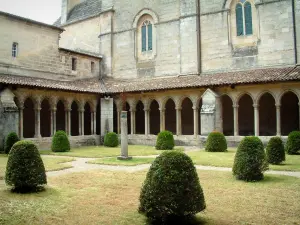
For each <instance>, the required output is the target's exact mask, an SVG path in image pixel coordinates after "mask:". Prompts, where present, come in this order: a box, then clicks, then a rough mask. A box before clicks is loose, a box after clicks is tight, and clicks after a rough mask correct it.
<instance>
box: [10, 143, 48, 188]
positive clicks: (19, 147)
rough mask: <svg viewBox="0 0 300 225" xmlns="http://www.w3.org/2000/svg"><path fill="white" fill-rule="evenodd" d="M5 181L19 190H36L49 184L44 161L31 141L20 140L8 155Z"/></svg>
mask: <svg viewBox="0 0 300 225" xmlns="http://www.w3.org/2000/svg"><path fill="white" fill-rule="evenodd" d="M5 182H6V184H7V185H10V186H12V187H13V190H15V191H18V192H30V191H36V190H37V188H38V187H40V186H41V185H44V184H47V178H46V172H45V167H44V163H43V161H42V158H41V156H40V153H39V151H38V149H37V147H36V146H35V144H34V143H32V142H31V141H19V142H17V143H16V144H14V145H13V147H12V148H11V150H10V153H9V155H8V161H7V165H6V173H5Z"/></svg>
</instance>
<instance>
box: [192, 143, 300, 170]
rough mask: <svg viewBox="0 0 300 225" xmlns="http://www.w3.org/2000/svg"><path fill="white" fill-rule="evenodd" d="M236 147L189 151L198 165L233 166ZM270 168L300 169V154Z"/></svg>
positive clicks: (290, 156)
mask: <svg viewBox="0 0 300 225" xmlns="http://www.w3.org/2000/svg"><path fill="white" fill-rule="evenodd" d="M235 153H236V149H234V148H229V149H228V152H206V151H204V150H201V151H192V152H187V155H189V156H190V157H191V159H192V160H193V162H194V163H195V164H196V165H203V166H217V167H230V168H231V167H232V166H233V162H234V156H235ZM269 169H270V170H279V171H280V170H281V171H300V155H286V161H285V162H283V163H282V164H281V165H270V166H269Z"/></svg>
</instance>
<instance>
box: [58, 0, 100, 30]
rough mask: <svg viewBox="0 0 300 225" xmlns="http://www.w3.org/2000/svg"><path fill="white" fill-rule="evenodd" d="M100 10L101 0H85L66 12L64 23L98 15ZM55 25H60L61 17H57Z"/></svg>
mask: <svg viewBox="0 0 300 225" xmlns="http://www.w3.org/2000/svg"><path fill="white" fill-rule="evenodd" d="M100 12H101V0H86V1H84V2H82V3H80V4H78V5H76V6H75V7H74V8H73V9H71V11H70V12H69V14H68V17H67V21H66V24H69V23H73V22H76V21H80V20H84V19H87V18H89V17H93V16H96V15H98V14H99V13H100ZM54 25H55V26H61V25H63V24H61V19H60V18H59V19H58V20H57V21H56V22H55V23H54Z"/></svg>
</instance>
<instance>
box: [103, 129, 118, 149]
mask: <svg viewBox="0 0 300 225" xmlns="http://www.w3.org/2000/svg"><path fill="white" fill-rule="evenodd" d="M118 145H119V139H118V135H117V134H116V133H115V132H110V133H107V134H106V135H105V136H104V146H107V147H117V146H118Z"/></svg>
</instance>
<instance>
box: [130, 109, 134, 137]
mask: <svg viewBox="0 0 300 225" xmlns="http://www.w3.org/2000/svg"><path fill="white" fill-rule="evenodd" d="M130 116H131V118H130V119H131V124H130V126H131V127H130V128H131V134H135V110H133V109H131V110H130Z"/></svg>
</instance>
